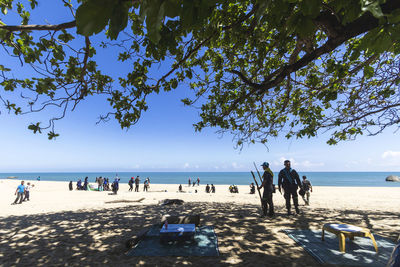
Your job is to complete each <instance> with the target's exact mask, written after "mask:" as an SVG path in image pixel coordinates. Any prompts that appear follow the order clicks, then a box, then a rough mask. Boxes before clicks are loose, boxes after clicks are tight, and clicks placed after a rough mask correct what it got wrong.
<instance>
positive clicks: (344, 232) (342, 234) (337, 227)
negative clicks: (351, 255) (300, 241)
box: [322, 223, 378, 252]
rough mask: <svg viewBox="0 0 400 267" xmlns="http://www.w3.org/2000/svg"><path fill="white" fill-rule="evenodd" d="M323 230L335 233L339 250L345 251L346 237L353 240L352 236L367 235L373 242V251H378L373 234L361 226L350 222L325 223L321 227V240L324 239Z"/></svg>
mask: <svg viewBox="0 0 400 267" xmlns="http://www.w3.org/2000/svg"><path fill="white" fill-rule="evenodd" d="M325 231H328V232H331V233H333V234H335V235H336V236H337V237H338V238H339V250H340V252H345V251H346V247H345V244H346V237H347V238H349V239H350V240H354V237H356V236H358V237H369V238H371V240H372V243H373V244H374V247H375V251H376V252H378V246H377V245H376V242H375V238H374V235H373V234H372V233H371V231H370V230H369V229H366V228H361V227H358V226H354V225H350V224H338V223H326V224H324V226H323V227H322V241H324V235H325Z"/></svg>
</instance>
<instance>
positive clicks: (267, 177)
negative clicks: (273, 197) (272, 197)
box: [260, 171, 274, 194]
mask: <svg viewBox="0 0 400 267" xmlns="http://www.w3.org/2000/svg"><path fill="white" fill-rule="evenodd" d="M273 183H274V178H273V177H272V175H271V173H270V172H268V171H265V172H264V174H263V182H262V184H261V186H260V188H262V187H264V194H268V193H272V192H273V191H274V187H273Z"/></svg>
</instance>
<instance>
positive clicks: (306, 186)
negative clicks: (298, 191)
mask: <svg viewBox="0 0 400 267" xmlns="http://www.w3.org/2000/svg"><path fill="white" fill-rule="evenodd" d="M301 187H302V188H303V190H304V192H305V194H304V195H303V196H302V198H303V200H304V203H306V205H307V206H310V190H311V192H312V185H311V182H310V181H309V180H307V177H306V176H305V175H303V181H302V182H301ZM306 197H307V199H306Z"/></svg>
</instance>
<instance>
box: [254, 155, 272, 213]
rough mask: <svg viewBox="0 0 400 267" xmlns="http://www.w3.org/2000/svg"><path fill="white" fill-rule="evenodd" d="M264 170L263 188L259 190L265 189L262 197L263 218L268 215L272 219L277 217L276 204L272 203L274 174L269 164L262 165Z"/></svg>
mask: <svg viewBox="0 0 400 267" xmlns="http://www.w3.org/2000/svg"><path fill="white" fill-rule="evenodd" d="M261 166H262V167H263V169H264V174H263V176H262V177H263V182H262V184H261V186H259V187H258V190H260V189H261V188H263V187H264V193H263V197H262V204H263V216H266V215H267V212H268V216H269V217H272V216H274V215H275V212H274V202H273V201H272V193H273V192H274V184H273V182H274V180H273V179H274V178H273V177H274V176H273V175H274V174H273V173H272V171H271V169H270V168H269V163H268V162H264V163H263V164H262V165H261Z"/></svg>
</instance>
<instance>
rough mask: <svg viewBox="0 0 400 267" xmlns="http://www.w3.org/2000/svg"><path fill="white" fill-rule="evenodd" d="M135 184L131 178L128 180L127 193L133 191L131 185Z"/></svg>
mask: <svg viewBox="0 0 400 267" xmlns="http://www.w3.org/2000/svg"><path fill="white" fill-rule="evenodd" d="M134 182H135V180H133V177H131V179H129V182H128V185H129V191H132V190H133V183H134Z"/></svg>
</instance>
